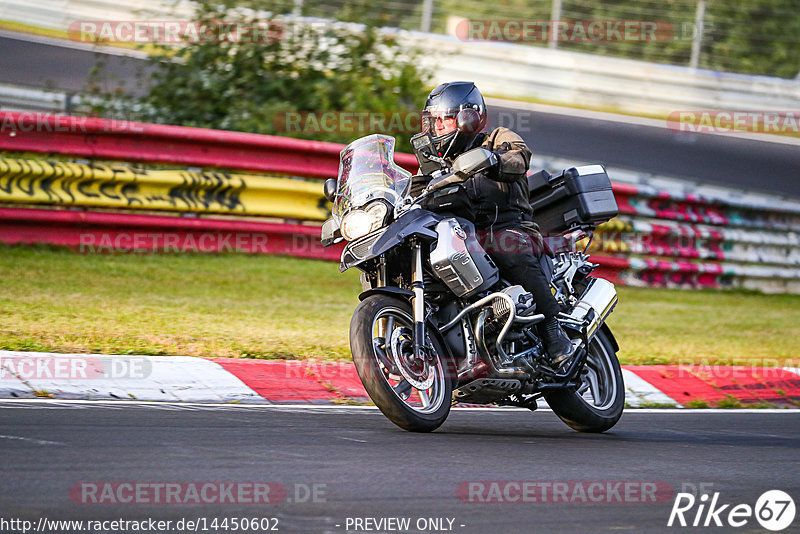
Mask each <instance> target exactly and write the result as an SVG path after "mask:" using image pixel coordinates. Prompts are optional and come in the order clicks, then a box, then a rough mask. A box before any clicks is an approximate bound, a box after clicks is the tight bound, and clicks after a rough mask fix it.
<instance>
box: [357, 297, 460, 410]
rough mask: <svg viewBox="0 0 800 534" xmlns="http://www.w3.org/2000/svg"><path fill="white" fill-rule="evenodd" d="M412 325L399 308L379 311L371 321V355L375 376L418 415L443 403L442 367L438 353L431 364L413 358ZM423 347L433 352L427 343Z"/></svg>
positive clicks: (387, 308)
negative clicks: (375, 362)
mask: <svg viewBox="0 0 800 534" xmlns="http://www.w3.org/2000/svg"><path fill="white" fill-rule="evenodd" d="M413 324H414V320H413V319H412V318H411V316H410V315H409V314H408V313H406V312H405V311H404V310H401V309H400V308H395V307H386V308H383V309H382V310H380V312H378V314H377V315H376V316H375V319H374V320H373V322H372V347H373V355H374V357H375V360H376V361H377V363H378V370H379V374H380V375H381V377H382V378H383V380H385V381H386V383H387V384H388V385H389V389H391V390H392V392H393V393H394V395H395V396H396V397H397V398H398V399H400V401H402V402H403V404H405V405H406V406H408V407H409V408H410V409H412V410H414V411H415V412H418V413H421V414H429V413H434V412H436V411H437V410H438V409H439V408H440V407H441V406H442V403H443V402H445V382H444V380H445V378H444V368H443V366H442V361H441V358H440V357H439V355H438V354H435V358H434V363H433V364H431V363H428V362H422V361H418V360H415V359H414V357H413V345H412V338H411V335H412V332H413ZM387 340H388V342H387ZM429 341H430V340H429ZM427 346H428V350H434V351H435V349H434V348H433V345H432V344H431V343H430V342H429V343H427Z"/></svg>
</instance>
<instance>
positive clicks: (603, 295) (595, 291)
mask: <svg viewBox="0 0 800 534" xmlns="http://www.w3.org/2000/svg"><path fill="white" fill-rule="evenodd" d="M616 305H617V290H616V288H615V287H614V284H612V283H611V282H609V281H608V280H604V279H602V278H592V280H591V281H590V282H589V285H588V286H587V287H586V291H584V292H583V295H581V298H580V300H578V302H577V304H575V306H574V307H573V308H572V310H571V311H570V312H569V314H567V317H566V320H567V321H568V322H571V323H576V324H579V325H581V326H585V328H586V331H585V333H586V339H587V340H588V339H591V338H592V337H594V335H595V333H596V332H597V329H598V328H600V327H601V326H603V323H605V322H606V318H608V316H609V315H611V312H612V311H613V310H614V306H616Z"/></svg>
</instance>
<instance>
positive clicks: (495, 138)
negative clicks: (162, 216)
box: [483, 126, 525, 150]
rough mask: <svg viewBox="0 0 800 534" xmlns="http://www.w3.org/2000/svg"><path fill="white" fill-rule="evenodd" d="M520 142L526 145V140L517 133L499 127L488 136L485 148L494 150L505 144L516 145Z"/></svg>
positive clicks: (484, 143)
mask: <svg viewBox="0 0 800 534" xmlns="http://www.w3.org/2000/svg"><path fill="white" fill-rule="evenodd" d="M520 142H521V143H524V142H525V140H524V139H522V137H521V136H520V135H519V134H518V133H517V132H515V131H514V130H511V129H509V128H505V127H503V126H498V127H497V128H495V129H494V130H492V131H491V132H490V133H489V134H488V135H487V136H486V140H485V141H484V142H483V146H484V147H485V148H489V149H490V150H492V149H493V148H494V147H497V146H500V145H502V144H503V143H509V144H514V143H520Z"/></svg>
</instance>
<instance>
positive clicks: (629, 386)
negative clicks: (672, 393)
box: [622, 368, 682, 408]
mask: <svg viewBox="0 0 800 534" xmlns="http://www.w3.org/2000/svg"><path fill="white" fill-rule="evenodd" d="M622 379H623V380H624V381H625V402H627V403H628V404H630V405H631V406H639V405H642V404H648V403H658V404H671V405H673V406H675V407H677V408H682V406H681V405H680V404H679V403H678V402H676V401H675V399H673V398H671V397H669V396H667V395H666V394H665V393H664V392H663V391H661V390H660V389H658V388H657V387H655V386H654V385H652V384H650V382H647V381H646V380H644V379H643V378H641V377H640V376H639V375H637V374H636V373H634V372H633V371H629V370H628V369H624V368H623V369H622Z"/></svg>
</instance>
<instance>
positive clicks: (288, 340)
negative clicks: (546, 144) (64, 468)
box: [0, 246, 800, 366]
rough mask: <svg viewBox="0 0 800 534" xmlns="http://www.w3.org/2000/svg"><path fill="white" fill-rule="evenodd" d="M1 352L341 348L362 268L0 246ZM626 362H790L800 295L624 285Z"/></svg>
mask: <svg viewBox="0 0 800 534" xmlns="http://www.w3.org/2000/svg"><path fill="white" fill-rule="evenodd" d="M0 279H2V281H3V283H2V288H3V291H2V293H1V294H0V349H5V350H33V351H54V352H97V353H108V354H153V355H175V354H181V355H189V356H220V357H250V358H286V359H304V358H316V359H322V360H346V359H348V358H349V347H348V339H347V336H348V328H349V323H350V316H351V314H352V311H353V309H354V308H355V306H356V304H357V303H358V299H357V295H358V293H359V291H360V284H359V281H358V272H357V271H355V270H353V271H348V272H346V273H344V274H340V273H339V271H338V268H337V266H336V264H334V263H330V262H323V261H314V260H301V259H296V258H286V257H276V256H261V255H243V254H220V255H213V254H176V255H153V254H125V255H123V254H120V255H80V254H76V253H74V252H71V251H69V250H65V249H58V248H50V247H27V246H0ZM609 324H610V326H611V328H612V330H613V331H614V333H615V335H616V336H617V339H618V341H619V344H620V347H621V350H620V359H621V361H622V362H623V363H628V364H653V363H674V364H690V363H694V364H701V365H768V366H775V365H797V364H798V362H797V360H796V359H793V358H794V354H795V347H794V341H793V340H794V339H796V338H798V337H800V296H794V295H761V294H757V293H747V292H734V291H730V292H723V291H678V290H667V289H644V288H626V287H620V288H619V304H618V305H617V309H616V311H615V313H614V314H613V315H612V317H611V319H610V321H609Z"/></svg>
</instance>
